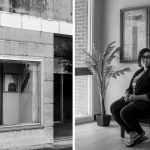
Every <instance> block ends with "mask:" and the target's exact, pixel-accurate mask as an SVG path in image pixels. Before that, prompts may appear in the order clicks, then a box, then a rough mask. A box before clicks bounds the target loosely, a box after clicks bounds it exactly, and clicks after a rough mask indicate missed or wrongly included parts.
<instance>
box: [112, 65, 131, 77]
mask: <svg viewBox="0 0 150 150" xmlns="http://www.w3.org/2000/svg"><path fill="white" fill-rule="evenodd" d="M129 71H131V69H130V68H129V67H127V68H124V69H122V70H117V71H115V72H114V73H112V74H111V77H113V78H115V79H117V76H120V74H123V75H124V72H129Z"/></svg>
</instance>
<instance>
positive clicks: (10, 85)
mask: <svg viewBox="0 0 150 150" xmlns="http://www.w3.org/2000/svg"><path fill="white" fill-rule="evenodd" d="M4 92H6V93H18V74H17V73H5V74H4Z"/></svg>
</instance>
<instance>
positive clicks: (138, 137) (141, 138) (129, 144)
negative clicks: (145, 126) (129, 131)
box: [126, 131, 148, 147]
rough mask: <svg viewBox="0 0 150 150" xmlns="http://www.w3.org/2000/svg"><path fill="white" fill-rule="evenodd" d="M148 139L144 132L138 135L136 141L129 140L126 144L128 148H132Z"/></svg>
mask: <svg viewBox="0 0 150 150" xmlns="http://www.w3.org/2000/svg"><path fill="white" fill-rule="evenodd" d="M147 139H148V137H147V136H145V132H144V131H143V132H142V133H141V134H140V135H139V134H137V135H136V136H135V138H134V139H130V140H128V141H127V144H126V147H132V146H134V145H135V144H138V143H140V142H142V141H145V140H147Z"/></svg>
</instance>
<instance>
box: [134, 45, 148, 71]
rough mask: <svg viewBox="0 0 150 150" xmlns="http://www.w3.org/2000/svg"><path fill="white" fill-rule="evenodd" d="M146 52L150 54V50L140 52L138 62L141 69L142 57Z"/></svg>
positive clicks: (144, 49)
mask: <svg viewBox="0 0 150 150" xmlns="http://www.w3.org/2000/svg"><path fill="white" fill-rule="evenodd" d="M146 52H149V53H150V49H149V48H143V49H142V50H141V51H140V52H139V55H138V58H137V62H138V66H139V67H140V68H142V67H143V66H142V64H141V57H142V56H143V55H144V53H146Z"/></svg>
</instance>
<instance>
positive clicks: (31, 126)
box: [0, 55, 44, 132]
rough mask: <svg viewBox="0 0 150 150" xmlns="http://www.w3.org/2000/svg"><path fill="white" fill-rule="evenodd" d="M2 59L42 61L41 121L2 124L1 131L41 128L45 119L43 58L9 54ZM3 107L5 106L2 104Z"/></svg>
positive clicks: (0, 57)
mask: <svg viewBox="0 0 150 150" xmlns="http://www.w3.org/2000/svg"><path fill="white" fill-rule="evenodd" d="M0 60H11V61H13V60H14V61H20V62H23V61H30V62H39V63H40V70H41V71H40V81H41V82H40V90H39V91H40V93H39V94H40V102H39V123H20V124H15V125H0V132H3V131H5V132H7V131H18V130H29V129H41V128H44V120H43V80H44V79H43V73H44V63H43V59H42V58H40V57H30V56H29V57H26V56H8V55H1V56H0ZM1 107H2V109H3V106H1Z"/></svg>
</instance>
